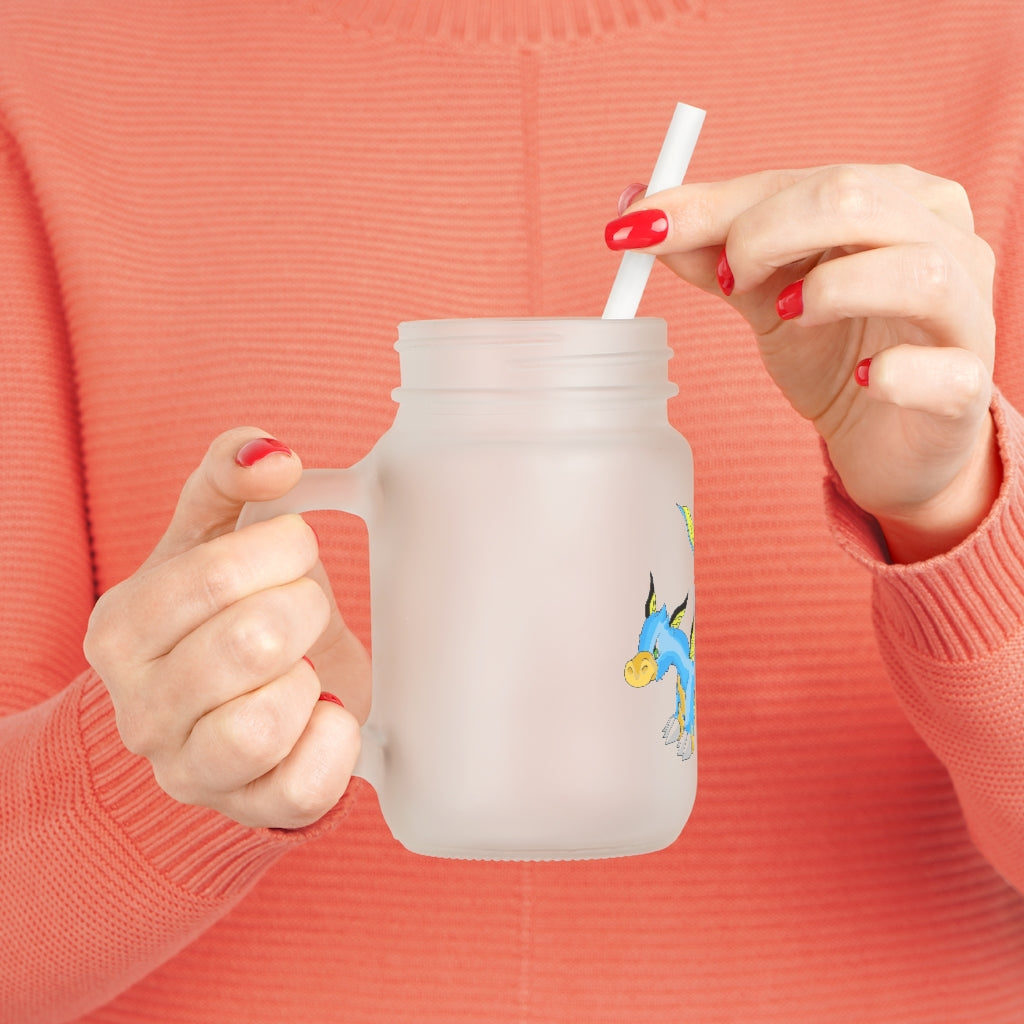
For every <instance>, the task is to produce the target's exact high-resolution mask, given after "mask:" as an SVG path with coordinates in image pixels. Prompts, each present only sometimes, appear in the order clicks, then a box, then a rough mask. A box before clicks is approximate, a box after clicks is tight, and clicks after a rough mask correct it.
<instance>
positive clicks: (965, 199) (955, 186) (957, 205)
mask: <svg viewBox="0 0 1024 1024" xmlns="http://www.w3.org/2000/svg"><path fill="white" fill-rule="evenodd" d="M938 191H939V201H940V202H941V204H942V205H943V206H944V207H946V208H948V209H951V210H956V211H958V212H959V213H961V214H963V213H967V214H970V212H971V197H970V196H969V195H968V194H967V189H966V188H964V186H963V185H961V184H960V182H959V181H952V180H950V179H949V178H940V179H939V184H938Z"/></svg>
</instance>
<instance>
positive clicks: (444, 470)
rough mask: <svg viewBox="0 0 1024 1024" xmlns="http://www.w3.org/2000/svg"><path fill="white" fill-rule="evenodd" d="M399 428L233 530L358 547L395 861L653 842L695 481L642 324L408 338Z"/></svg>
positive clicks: (670, 834)
mask: <svg viewBox="0 0 1024 1024" xmlns="http://www.w3.org/2000/svg"><path fill="white" fill-rule="evenodd" d="M396 348H397V350H398V352H399V357H400V364H401V386H400V387H399V388H398V389H397V390H396V391H395V392H394V395H393V397H394V398H395V400H396V401H397V403H398V410H397V413H396V415H395V419H394V423H393V425H392V426H391V427H390V429H389V430H388V431H387V432H386V433H385V434H384V435H383V436H382V437H381V438H380V440H379V441H378V442H377V444H376V445H375V446H374V448H373V450H372V451H371V452H370V453H369V454H368V455H367V456H366V457H365V458H364V459H363V460H362V461H360V462H359V463H357V464H356V465H354V466H352V467H351V468H348V469H319V470H315V469H314V470H307V471H306V472H304V474H303V477H302V480H301V481H300V483H299V484H298V485H297V486H296V487H295V488H294V489H293V490H292V491H291V492H290V493H289V494H288V495H286V496H285V497H284V498H283V499H281V500H279V501H274V502H265V503H262V504H260V505H250V506H247V508H246V510H245V511H244V512H243V516H242V518H241V519H240V525H243V524H244V523H247V522H251V521H253V520H254V519H257V518H259V519H264V518H269V517H270V516H272V515H277V514H279V513H281V512H285V511H289V512H304V511H311V510H313V509H338V510H341V511H344V512H349V513H353V514H355V515H358V516H361V517H362V518H363V519H364V520H365V521H366V524H367V527H368V532H369V552H370V588H371V622H372V627H371V628H372V655H373V709H372V711H371V714H370V717H369V720H368V722H367V723H366V725H365V726H364V727H363V734H362V735H363V751H362V753H361V755H360V760H359V764H358V766H357V769H356V771H357V774H358V775H361V776H363V777H364V778H366V779H367V780H368V781H369V782H370V783H371V784H372V785H373V787H374V788H375V789H376V791H377V794H378V797H379V800H380V806H381V810H382V813H383V815H384V818H385V820H386V821H387V823H388V826H389V827H390V828H391V830H392V832H393V833H394V835H395V837H396V838H397V839H398V840H399V841H400V842H401V843H402V844H403V845H404V846H405V847H407V848H408V849H409V850H411V851H414V852H417V853H422V854H431V855H436V856H444V857H462V858H481V859H516V860H549V859H569V858H591V857H610V856H622V855H626V854H637V853H645V852H649V851H652V850H657V849H661V848H662V847H665V846H667V845H669V844H670V843H672V842H673V841H674V840H675V839H676V838H677V836H678V835H679V833H680V831H681V830H682V828H683V825H684V824H685V822H686V819H687V817H688V815H689V813H690V809H691V807H692V805H693V801H694V796H695V793H696V760H697V759H696V731H695V716H694V711H695V708H694V670H693V649H694V643H693V641H694V633H693V615H694V588H693V515H692V508H693V466H692V458H691V454H690V449H689V447H688V445H687V443H686V441H685V440H684V439H683V437H682V436H681V435H680V434H679V433H678V432H676V431H675V430H674V429H673V428H672V427H671V426H670V424H669V422H668V416H667V400H668V398H669V397H670V396H672V395H674V394H675V393H676V391H677V388H676V387H675V386H674V385H673V384H671V383H670V382H669V379H668V372H667V368H668V361H669V358H670V356H671V349H670V348H669V346H668V344H667V341H666V326H665V323H664V321H662V320H656V319H635V320H601V319H570V318H565V319H530V318H524V319H470V320H436V321H417V322H410V323H403V324H401V325H400V326H399V331H398V342H397V345H396Z"/></svg>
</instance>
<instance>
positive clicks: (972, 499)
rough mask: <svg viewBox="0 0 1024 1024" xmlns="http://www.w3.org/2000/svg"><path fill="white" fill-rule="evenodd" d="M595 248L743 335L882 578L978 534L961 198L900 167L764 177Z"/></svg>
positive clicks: (986, 299)
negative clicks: (616, 253) (810, 437)
mask: <svg viewBox="0 0 1024 1024" xmlns="http://www.w3.org/2000/svg"><path fill="white" fill-rule="evenodd" d="M606 239H607V241H608V244H609V245H610V246H611V247H612V248H616V249H624V248H640V249H645V250H646V251H649V252H652V253H655V254H657V255H658V256H659V257H661V259H662V260H663V262H664V263H666V264H667V265H668V266H669V267H671V268H672V269H673V270H674V271H675V272H676V273H677V274H678V275H679V276H680V277H682V278H684V279H685V280H687V281H690V282H691V283H693V284H695V285H697V286H698V287H700V288H703V289H704V290H706V291H709V292H713V293H716V294H719V295H722V296H723V297H725V298H726V301H728V302H729V303H730V304H731V305H732V306H733V307H734V308H736V309H737V310H738V311H739V312H740V313H741V314H742V315H743V316H744V317H745V318H746V320H747V321H748V323H749V324H750V326H751V327H752V328H753V331H754V334H755V336H756V338H757V342H758V346H759V349H760V354H761V358H762V360H763V362H764V365H765V367H766V368H767V370H768V372H769V373H770V374H771V376H772V378H773V379H774V381H775V383H776V384H777V385H778V387H779V388H780V390H781V391H782V392H783V394H784V395H785V396H786V398H787V399H788V400H789V401H790V403H791V404H792V405H793V407H794V408H795V409H796V410H797V411H798V412H799V413H800V414H801V415H802V416H804V417H806V418H807V419H809V420H810V421H811V422H812V423H813V424H814V426H815V427H816V428H817V430H818V432H819V433H820V434H821V436H822V437H823V438H824V439H825V442H826V444H827V446H828V450H829V455H830V457H831V459H832V463H833V465H834V466H835V468H836V471H837V472H838V473H839V476H840V478H841V479H842V481H843V483H844V485H845V487H846V489H847V491H848V493H849V494H850V496H851V498H852V499H853V500H854V501H855V502H857V503H858V504H859V505H860V506H861V507H862V508H863V509H865V510H866V511H867V512H869V513H871V514H872V515H874V516H875V517H876V518H877V519H878V521H879V523H880V525H881V527H882V530H883V532H884V534H885V537H886V540H887V542H888V545H889V551H890V555H891V557H892V558H893V560H895V561H901V562H909V561H916V560H920V559H922V558H926V557H929V556H931V555H934V554H938V553H940V552H942V551H946V550H948V549H949V548H951V547H953V546H954V545H955V544H957V543H958V542H959V541H961V540H962V539H964V538H965V537H966V536H967V535H968V534H970V532H971V531H972V530H973V529H974V528H975V527H976V526H977V525H978V524H979V523H980V522H981V520H982V519H983V518H984V517H985V515H986V514H987V512H988V510H989V509H990V508H991V505H992V502H993V501H994V500H995V497H996V495H997V493H998V490H999V485H1000V482H1001V472H1002V470H1001V463H1000V460H999V456H998V452H997V448H996V440H995V431H994V427H993V423H992V418H991V415H990V412H989V405H990V400H991V393H992V365H993V360H994V354H995V321H994V318H993V315H992V282H993V277H994V271H995V260H994V257H993V254H992V250H991V249H990V247H989V246H988V245H987V244H986V243H985V242H984V241H982V239H980V238H979V237H978V236H977V235H976V234H975V233H974V218H973V215H972V212H971V207H970V204H969V202H968V199H967V196H966V193H965V192H964V189H963V188H962V187H961V186H960V185H958V184H956V183H954V182H950V181H945V180H943V179H941V178H937V177H934V176H932V175H929V174H925V173H923V172H921V171H917V170H914V169H912V168H909V167H902V166H834V167H824V168H814V169H807V170H796V171H765V172H761V173H758V174H753V175H748V176H745V177H742V178H736V179H733V180H731V181H723V182H717V183H712V184H694V185H683V186H681V187H679V188H676V189H669V190H666V191H664V192H661V193H658V194H657V195H654V196H649V197H647V198H645V199H643V200H641V201H639V202H636V203H635V204H634V205H633V206H631V207H630V208H629V209H628V210H627V211H625V213H624V215H623V216H622V217H620V218H619V219H618V220H616V221H613V222H612V223H611V224H609V225H608V228H607V231H606Z"/></svg>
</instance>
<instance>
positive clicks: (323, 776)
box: [281, 759, 340, 825]
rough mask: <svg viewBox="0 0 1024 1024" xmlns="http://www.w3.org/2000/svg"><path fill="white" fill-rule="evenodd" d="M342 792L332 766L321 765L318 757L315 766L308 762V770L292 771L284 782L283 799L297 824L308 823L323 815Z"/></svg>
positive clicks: (282, 786) (282, 787)
mask: <svg viewBox="0 0 1024 1024" xmlns="http://www.w3.org/2000/svg"><path fill="white" fill-rule="evenodd" d="M339 795H340V794H338V793H337V792H336V791H335V786H334V783H333V773H332V772H331V771H330V770H329V766H327V765H326V764H323V765H322V766H318V765H317V763H316V759H314V760H313V763H312V765H309V764H307V771H305V772H303V773H301V774H299V773H295V772H292V773H290V774H289V777H288V778H287V779H285V780H283V782H282V785H281V799H282V801H283V803H284V805H285V806H286V807H287V808H288V812H287V813H288V815H289V816H290V817H291V818H292V820H293V821H294V822H295V824H296V825H308V824H310V823H311V822H314V821H316V820H318V819H319V818H322V817H323V816H324V815H325V814H326V813H327V812H328V811H329V810H330V809H331V808H332V807H333V806H334V804H335V803H336V802H337V800H338V796H339Z"/></svg>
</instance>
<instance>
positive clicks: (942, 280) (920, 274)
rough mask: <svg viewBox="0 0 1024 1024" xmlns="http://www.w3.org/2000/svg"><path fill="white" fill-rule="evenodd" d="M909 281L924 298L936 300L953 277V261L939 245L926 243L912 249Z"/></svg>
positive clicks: (946, 290) (944, 293)
mask: <svg viewBox="0 0 1024 1024" xmlns="http://www.w3.org/2000/svg"><path fill="white" fill-rule="evenodd" d="M910 275H911V281H912V284H913V286H914V288H915V289H916V291H918V292H919V293H921V294H922V295H923V296H924V297H925V298H926V299H929V300H933V301H934V300H937V299H939V298H941V297H943V296H945V295H946V294H947V293H948V291H949V289H950V284H951V281H952V278H953V261H952V258H951V257H950V254H949V252H947V251H946V250H945V249H943V248H942V247H941V246H937V245H930V244H927V243H924V244H921V245H918V246H916V247H915V249H914V253H913V257H912V259H911V265H910Z"/></svg>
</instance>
